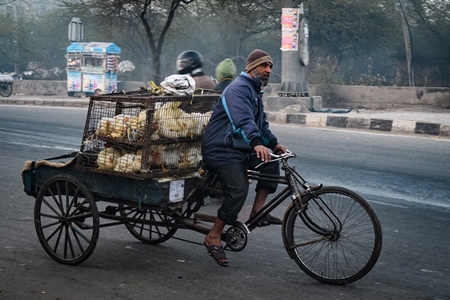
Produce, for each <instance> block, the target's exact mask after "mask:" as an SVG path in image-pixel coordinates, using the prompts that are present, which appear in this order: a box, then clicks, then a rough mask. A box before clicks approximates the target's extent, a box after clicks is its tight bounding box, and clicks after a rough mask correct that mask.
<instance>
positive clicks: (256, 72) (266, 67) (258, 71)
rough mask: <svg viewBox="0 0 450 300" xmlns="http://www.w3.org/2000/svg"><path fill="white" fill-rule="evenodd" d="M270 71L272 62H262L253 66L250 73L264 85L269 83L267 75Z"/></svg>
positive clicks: (268, 75)
mask: <svg viewBox="0 0 450 300" xmlns="http://www.w3.org/2000/svg"><path fill="white" fill-rule="evenodd" d="M271 72H272V64H270V63H264V64H262V65H259V66H257V67H256V68H254V69H253V70H252V72H251V74H252V77H253V79H255V80H256V81H258V82H260V83H261V85H262V86H266V85H267V84H268V83H269V77H270V73H271Z"/></svg>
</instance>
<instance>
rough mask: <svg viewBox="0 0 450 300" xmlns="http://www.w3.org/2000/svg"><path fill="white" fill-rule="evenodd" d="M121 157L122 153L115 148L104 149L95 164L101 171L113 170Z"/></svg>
mask: <svg viewBox="0 0 450 300" xmlns="http://www.w3.org/2000/svg"><path fill="white" fill-rule="evenodd" d="M121 156H122V153H121V152H120V150H118V149H116V148H113V147H108V148H104V149H103V150H102V151H100V152H99V154H98V157H97V160H96V164H97V166H98V168H99V169H101V170H114V167H115V166H116V163H117V161H118V159H119V158H120V157H121Z"/></svg>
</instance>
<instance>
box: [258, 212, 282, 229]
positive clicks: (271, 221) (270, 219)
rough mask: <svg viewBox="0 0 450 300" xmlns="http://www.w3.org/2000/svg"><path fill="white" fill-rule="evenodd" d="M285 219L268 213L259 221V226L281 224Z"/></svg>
mask: <svg viewBox="0 0 450 300" xmlns="http://www.w3.org/2000/svg"><path fill="white" fill-rule="evenodd" d="M281 224H283V220H281V219H279V218H277V217H274V216H272V215H271V214H268V215H267V216H265V217H264V218H263V219H262V220H261V221H259V223H258V227H263V226H269V225H281Z"/></svg>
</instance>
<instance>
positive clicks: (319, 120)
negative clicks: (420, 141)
mask: <svg viewBox="0 0 450 300" xmlns="http://www.w3.org/2000/svg"><path fill="white" fill-rule="evenodd" d="M266 116H267V120H268V121H269V122H274V123H281V124H293V125H304V126H307V127H336V128H349V129H366V130H377V131H383V132H391V133H402V134H427V135H434V136H445V137H448V136H450V124H438V123H427V122H416V121H407V120H391V119H377V118H352V117H342V116H330V115H327V114H321V113H280V112H266Z"/></svg>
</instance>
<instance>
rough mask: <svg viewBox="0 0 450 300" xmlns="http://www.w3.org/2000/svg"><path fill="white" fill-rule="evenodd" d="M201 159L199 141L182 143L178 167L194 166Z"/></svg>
mask: <svg viewBox="0 0 450 300" xmlns="http://www.w3.org/2000/svg"><path fill="white" fill-rule="evenodd" d="M201 160H202V153H201V142H196V143H189V144H184V145H183V146H182V147H181V149H180V160H179V165H178V167H179V168H181V169H185V168H191V167H196V166H197V165H198V163H199V162H200V161H201Z"/></svg>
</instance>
